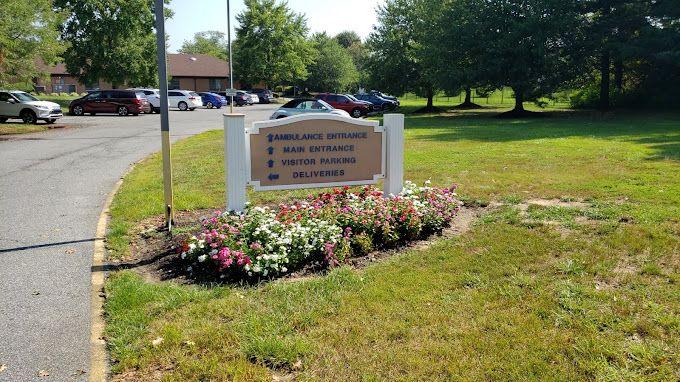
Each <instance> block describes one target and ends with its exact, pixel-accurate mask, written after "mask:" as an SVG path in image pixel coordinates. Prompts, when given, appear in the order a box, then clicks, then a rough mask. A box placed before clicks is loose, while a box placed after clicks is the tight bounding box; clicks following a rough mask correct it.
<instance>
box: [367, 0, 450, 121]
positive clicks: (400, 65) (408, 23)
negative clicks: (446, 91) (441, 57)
mask: <svg viewBox="0 0 680 382" xmlns="http://www.w3.org/2000/svg"><path fill="white" fill-rule="evenodd" d="M425 5H426V3H425V2H424V1H423V0H387V1H386V2H385V4H384V5H381V6H378V10H377V13H378V24H377V25H376V26H375V27H374V31H373V32H372V33H371V34H370V35H369V37H368V41H367V45H368V48H369V51H370V54H369V59H368V72H369V73H370V78H371V81H372V83H371V85H372V86H375V87H379V88H381V89H383V90H385V91H388V92H391V93H395V94H397V95H401V94H404V93H405V92H407V91H413V92H415V93H416V94H418V95H421V96H425V97H426V98H427V106H426V107H425V108H424V109H423V110H422V111H426V112H427V111H433V110H435V109H434V106H433V100H434V95H435V93H436V91H437V90H438V88H437V84H436V81H435V72H436V70H437V69H436V59H435V56H434V55H433V50H431V49H427V46H428V45H427V44H428V41H429V40H430V39H431V36H430V34H429V28H428V25H429V23H430V17H431V15H428V14H427V7H426V6H425Z"/></svg>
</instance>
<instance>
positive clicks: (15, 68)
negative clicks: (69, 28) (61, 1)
mask: <svg viewBox="0 0 680 382" xmlns="http://www.w3.org/2000/svg"><path fill="white" fill-rule="evenodd" d="M1 8H2V11H1V12H0V87H6V86H9V85H10V83H12V82H29V81H31V79H32V78H34V77H40V76H43V75H44V73H42V72H41V68H40V67H38V65H36V61H37V60H38V59H40V60H42V61H43V62H44V63H46V64H51V63H53V62H54V61H55V60H56V58H57V56H58V55H59V54H60V53H61V52H62V51H63V48H64V47H63V44H62V43H61V42H60V41H59V39H58V37H59V32H58V29H57V27H58V25H59V24H61V22H62V21H63V20H62V17H61V15H60V14H59V13H54V12H53V11H52V1H50V0H33V1H30V2H29V1H26V0H5V1H3V3H2V6H1Z"/></svg>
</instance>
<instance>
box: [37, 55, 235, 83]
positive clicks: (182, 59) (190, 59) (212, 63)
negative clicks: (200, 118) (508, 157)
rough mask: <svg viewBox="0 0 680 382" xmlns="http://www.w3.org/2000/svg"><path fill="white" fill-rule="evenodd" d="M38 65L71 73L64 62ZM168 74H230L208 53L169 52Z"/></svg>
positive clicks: (198, 75)
mask: <svg viewBox="0 0 680 382" xmlns="http://www.w3.org/2000/svg"><path fill="white" fill-rule="evenodd" d="M38 66H39V67H40V68H41V69H43V68H44V69H45V70H47V72H48V73H49V74H61V75H68V74H69V73H68V72H67V71H66V65H65V64H64V63H58V64H56V65H44V64H43V63H42V62H38ZM168 74H169V75H170V76H172V77H219V78H225V77H228V76H229V64H227V62H226V61H224V60H220V59H219V58H216V57H213V56H208V55H207V54H184V53H168Z"/></svg>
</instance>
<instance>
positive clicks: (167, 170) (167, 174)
mask: <svg viewBox="0 0 680 382" xmlns="http://www.w3.org/2000/svg"><path fill="white" fill-rule="evenodd" d="M155 1H156V2H155V7H154V12H155V14H156V52H157V59H158V84H159V88H160V89H159V91H160V93H161V94H160V96H161V107H160V109H161V149H162V153H163V194H164V196H165V208H164V209H165V222H166V224H167V228H168V232H171V231H172V222H173V220H174V218H175V211H174V209H173V202H172V199H173V198H172V164H171V162H170V160H171V155H170V123H169V121H168V68H167V62H166V57H165V12H164V4H163V0H155Z"/></svg>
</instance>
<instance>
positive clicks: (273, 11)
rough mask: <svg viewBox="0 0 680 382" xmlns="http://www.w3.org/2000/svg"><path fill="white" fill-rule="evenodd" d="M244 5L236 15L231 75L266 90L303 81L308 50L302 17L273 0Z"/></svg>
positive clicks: (309, 57)
mask: <svg viewBox="0 0 680 382" xmlns="http://www.w3.org/2000/svg"><path fill="white" fill-rule="evenodd" d="M245 5H246V9H245V10H244V11H243V12H241V13H239V14H238V15H237V16H236V20H237V21H238V22H239V26H238V27H237V28H236V41H235V42H234V46H233V50H234V75H235V76H236V77H238V78H239V80H240V81H241V82H242V83H246V84H256V83H259V82H264V84H265V86H266V87H272V86H275V85H279V84H284V83H292V82H295V81H299V80H304V79H306V78H307V75H308V73H307V65H308V64H310V63H311V62H312V50H311V47H310V44H309V43H308V41H307V39H306V36H307V32H308V28H307V21H306V20H305V18H304V16H303V15H301V14H297V13H294V12H292V11H291V10H290V9H288V6H287V4H286V3H285V2H283V3H281V4H278V3H277V2H276V0H245Z"/></svg>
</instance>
